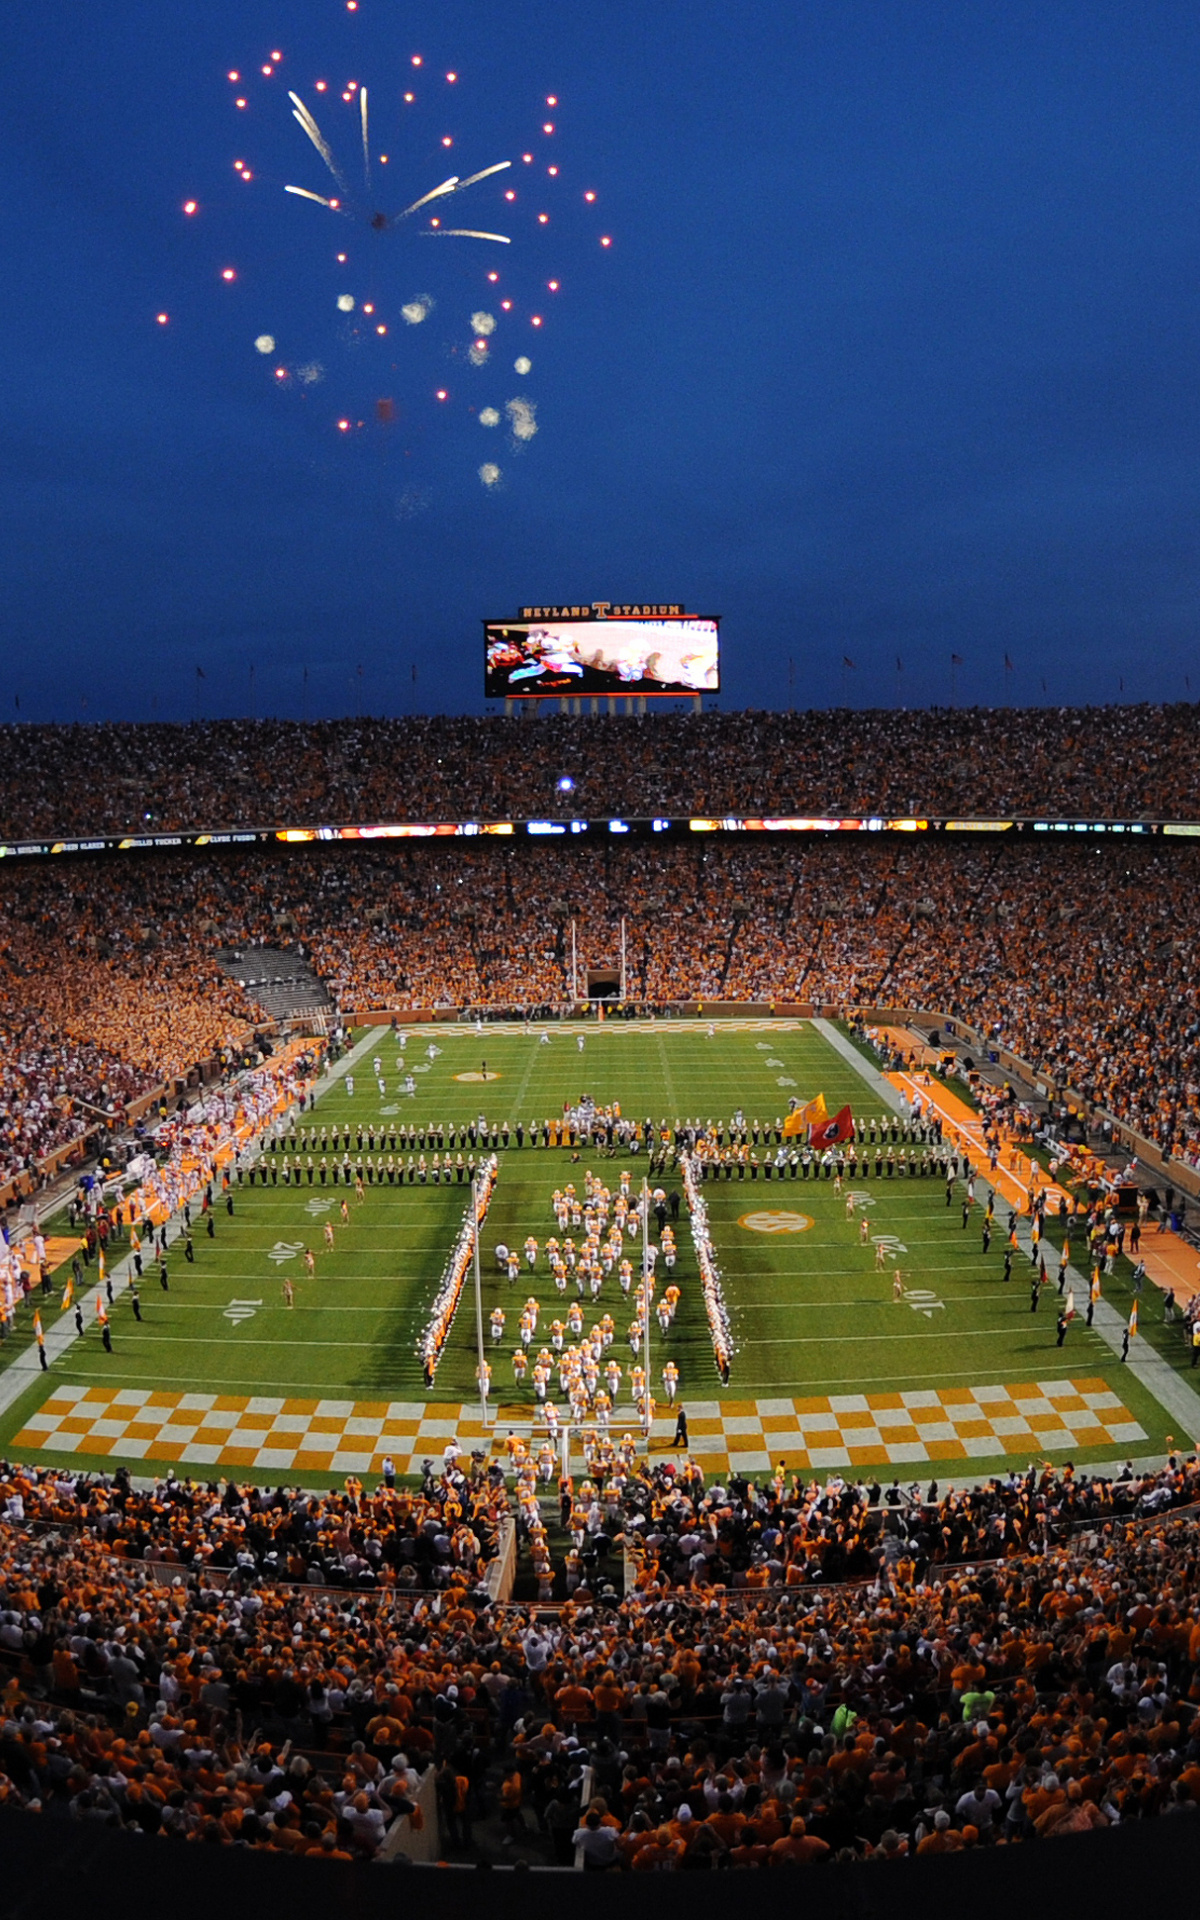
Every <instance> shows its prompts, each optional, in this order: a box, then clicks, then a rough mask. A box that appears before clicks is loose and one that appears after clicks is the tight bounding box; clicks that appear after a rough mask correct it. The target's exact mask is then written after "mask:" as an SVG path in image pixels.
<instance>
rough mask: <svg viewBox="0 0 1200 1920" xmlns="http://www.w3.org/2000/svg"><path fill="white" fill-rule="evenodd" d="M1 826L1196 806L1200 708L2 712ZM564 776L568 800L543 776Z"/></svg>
mask: <svg viewBox="0 0 1200 1920" xmlns="http://www.w3.org/2000/svg"><path fill="white" fill-rule="evenodd" d="M0 769H2V771H0V834H2V835H5V836H7V837H9V838H12V839H22V838H29V837H32V836H35V835H47V834H50V835H63V834H77V833H83V834H97V833H127V832H131V831H132V832H136V833H142V832H151V831H174V830H176V829H180V828H189V827H223V826H224V827H238V826H240V827H247V826H271V825H317V824H330V823H337V824H344V823H353V822H370V821H377V820H460V819H465V820H473V819H480V818H484V819H528V818H530V817H531V816H532V817H534V818H536V817H537V816H538V815H539V814H541V813H543V812H545V811H547V809H548V807H549V804H550V801H551V798H552V797H553V800H554V805H555V810H556V811H560V812H561V811H562V810H564V809H565V810H566V811H568V812H572V811H573V812H579V813H581V814H582V815H583V816H584V817H588V815H589V813H590V814H591V816H593V817H599V816H603V815H606V814H610V813H634V814H643V815H647V816H651V815H654V814H660V813H666V814H685V815H686V814H708V813H711V814H717V815H722V814H727V813H741V814H750V815H763V814H766V815H772V814H780V813H785V814H795V813H800V814H849V815H855V814H867V815H872V814H895V815H910V814H926V815H933V816H939V817H940V816H944V815H956V814H962V813H966V814H974V815H980V814H983V815H987V814H991V813H1019V814H1025V815H1037V814H1039V813H1042V812H1047V813H1049V814H1050V816H1051V817H1054V816H1056V815H1067V816H1070V815H1074V816H1075V817H1078V818H1080V819H1106V818H1116V819H1137V818H1139V817H1141V816H1142V815H1144V814H1149V815H1150V816H1152V817H1154V818H1156V819H1181V820H1189V819H1190V820H1194V819H1197V818H1200V749H1198V746H1197V733H1196V708H1195V706H1194V705H1189V704H1186V703H1179V704H1177V705H1173V706H1108V707H1032V708H1012V709H1009V708H971V709H967V710H965V711H947V710H942V711H940V712H939V711H937V710H933V711H930V710H927V709H914V710H912V711H908V710H903V709H897V710H888V709H880V710H875V711H863V712H857V711H850V710H844V709H843V710H840V711H836V712H825V711H813V712H803V713H784V712H768V713H758V712H739V713H728V714H725V713H704V714H696V713H692V712H683V713H681V712H679V711H678V710H677V709H673V710H670V711H667V712H665V713H664V712H657V713H654V714H649V715H645V716H632V715H622V716H620V717H619V719H616V720H614V721H612V722H611V723H610V724H604V723H602V722H598V721H597V720H596V719H595V718H593V717H591V716H588V717H586V718H585V717H578V718H576V717H571V716H565V715H561V714H558V713H553V712H549V713H543V714H541V715H540V716H538V717H536V718H533V717H523V718H513V719H509V718H501V717H499V716H498V715H497V716H491V717H488V718H486V719H485V718H472V717H469V716H463V717H451V716H447V715H434V716H420V717H412V718H408V719H397V720H368V719H359V720H333V721H316V722H313V723H311V724H308V723H300V722H296V721H273V720H258V721H250V720H221V721H207V722H196V723H194V724H192V725H190V726H168V725H160V724H147V725H134V724H113V725H87V726H83V725H80V726H6V727H0ZM563 778H567V779H570V780H572V781H573V782H574V792H573V793H572V794H571V795H570V796H569V797H565V796H564V795H563V794H562V793H560V792H559V791H558V782H559V781H560V780H561V779H563Z"/></svg>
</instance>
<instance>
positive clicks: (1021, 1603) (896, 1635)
mask: <svg viewBox="0 0 1200 1920" xmlns="http://www.w3.org/2000/svg"><path fill="white" fill-rule="evenodd" d="M1198 1481H1200V1469H1198V1468H1197V1463H1196V1461H1195V1458H1194V1457H1193V1458H1191V1459H1188V1460H1186V1461H1185V1460H1183V1459H1182V1458H1179V1457H1175V1456H1173V1457H1172V1458H1171V1459H1170V1460H1169V1461H1168V1462H1167V1463H1166V1465H1165V1466H1164V1467H1163V1468H1162V1469H1161V1470H1159V1471H1157V1472H1155V1473H1150V1474H1141V1475H1135V1474H1133V1473H1132V1472H1131V1471H1129V1470H1128V1469H1127V1470H1125V1471H1124V1472H1123V1473H1122V1474H1121V1475H1120V1476H1119V1477H1118V1478H1117V1479H1116V1480H1114V1481H1103V1480H1099V1479H1094V1480H1086V1479H1083V1478H1080V1479H1078V1480H1077V1479H1076V1477H1075V1476H1074V1474H1073V1473H1072V1471H1071V1470H1070V1469H1067V1470H1065V1471H1064V1472H1063V1473H1062V1474H1055V1473H1053V1472H1052V1471H1051V1470H1050V1469H1049V1468H1045V1469H1038V1468H1036V1467H1034V1468H1031V1469H1030V1470H1029V1472H1028V1473H1027V1474H1025V1475H1020V1476H1018V1475H1013V1476H1010V1478H1009V1480H1008V1481H1007V1482H1005V1483H1000V1482H994V1483H992V1484H991V1485H990V1486H989V1487H987V1488H983V1489H980V1490H979V1491H977V1492H960V1493H958V1494H955V1493H953V1492H949V1493H941V1492H940V1491H939V1490H938V1489H937V1488H936V1487H930V1488H929V1489H928V1490H927V1492H926V1494H925V1495H924V1496H923V1497H922V1496H920V1495H919V1494H918V1497H917V1499H916V1500H915V1502H912V1503H911V1504H910V1502H909V1501H908V1499H907V1498H903V1499H902V1498H901V1497H900V1495H899V1491H898V1490H897V1491H896V1493H895V1495H892V1494H891V1493H890V1492H889V1494H886V1495H884V1494H881V1491H880V1489H879V1487H878V1485H876V1484H875V1483H868V1484H867V1485H865V1486H855V1485H847V1484H845V1483H843V1482H842V1481H840V1479H838V1478H836V1477H835V1478H834V1479H832V1480H831V1481H829V1482H828V1483H827V1484H826V1485H824V1486H822V1485H820V1484H814V1485H812V1486H802V1485H798V1484H796V1483H791V1484H788V1483H786V1481H785V1480H784V1478H783V1477H782V1476H776V1477H775V1479H774V1480H773V1481H768V1482H765V1483H763V1484H761V1485H759V1486H754V1485H753V1484H751V1483H748V1482H746V1481H744V1480H734V1481H731V1482H730V1484H729V1485H728V1486H727V1487H719V1486H710V1487H708V1488H705V1487H704V1485H703V1481H702V1480H701V1479H700V1477H699V1475H698V1472H697V1471H696V1470H695V1469H692V1468H690V1467H689V1468H686V1469H683V1470H679V1471H678V1472H677V1471H676V1469H675V1468H673V1467H672V1468H671V1469H659V1470H658V1471H657V1472H655V1473H652V1474H647V1473H645V1472H643V1474H642V1475H641V1476H640V1478H639V1479H638V1480H637V1481H636V1482H635V1483H634V1484H632V1485H631V1486H630V1487H628V1488H627V1489H626V1492H625V1496H624V1498H623V1500H622V1502H621V1503H620V1505H619V1506H618V1507H617V1508H616V1509H615V1510H614V1512H613V1513H612V1514H611V1515H610V1518H609V1521H608V1525H607V1537H606V1538H605V1539H604V1540H603V1542H602V1543H601V1544H598V1545H594V1546H593V1551H592V1553H591V1556H590V1559H589V1562H588V1570H589V1577H590V1578H592V1579H594V1586H593V1585H588V1584H583V1585H580V1586H578V1587H577V1588H576V1590H575V1592H574V1595H573V1598H572V1599H571V1600H570V1601H569V1602H566V1603H562V1604H560V1605H558V1606H556V1607H555V1608H553V1609H551V1610H544V1609H543V1610H537V1609H531V1608H529V1607H522V1606H518V1605H513V1604H508V1605H503V1606H502V1605H497V1604H494V1603H492V1602H489V1600H488V1598H487V1594H486V1587H485V1585H484V1583H483V1580H482V1578H481V1575H482V1572H483V1569H484V1567H485V1564H486V1561H487V1558H488V1555H489V1553H490V1552H491V1550H492V1546H493V1543H494V1539H495V1533H496V1527H497V1523H498V1520H499V1518H500V1515H501V1514H502V1512H503V1510H504V1508H505V1506H506V1504H507V1500H508V1494H507V1490H506V1488H505V1485H504V1470H503V1467H502V1466H501V1465H500V1464H499V1463H498V1462H492V1463H487V1462H485V1461H483V1460H482V1459H475V1460H473V1461H472V1462H470V1463H469V1465H468V1466H466V1470H465V1471H464V1467H463V1465H460V1464H457V1463H455V1462H453V1461H451V1462H448V1463H447V1464H446V1467H445V1469H444V1471H443V1472H442V1473H441V1474H440V1475H439V1474H438V1473H437V1472H436V1471H435V1470H434V1469H432V1468H431V1469H430V1471H429V1473H428V1474H427V1478H426V1485H425V1487H424V1489H423V1490H421V1491H420V1492H414V1491H411V1490H397V1489H395V1488H393V1487H391V1486H389V1485H387V1484H386V1483H381V1484H380V1485H379V1486H377V1487H374V1488H367V1487H364V1486H362V1485H361V1484H360V1483H359V1482H357V1481H355V1480H353V1479H351V1480H350V1481H348V1482H347V1484H346V1487H345V1490H344V1491H343V1492H340V1493H330V1494H324V1495H312V1494H304V1493H301V1492H298V1491H296V1490H291V1491H286V1490H283V1489H280V1490H277V1491H275V1492H274V1493H271V1492H268V1491H265V1490H262V1491H260V1490H256V1489H253V1488H248V1487H237V1486H234V1485H232V1484H230V1485H224V1486H212V1487H208V1488H205V1487H203V1486H200V1485H197V1484H194V1483H191V1482H180V1481H177V1480H175V1479H174V1478H168V1479H167V1480H165V1481H158V1482H156V1483H154V1485H153V1486H152V1487H146V1488H142V1489H137V1488H134V1487H133V1486H132V1485H131V1484H130V1482H129V1480H128V1478H127V1476H126V1475H125V1474H124V1473H121V1472H118V1473H117V1474H115V1475H113V1476H112V1477H104V1478H100V1479H96V1478H87V1477H81V1476H76V1475H74V1474H73V1473H70V1472H68V1471H65V1470H62V1469H39V1468H35V1467H31V1466H12V1467H5V1468H2V1469H0V1498H2V1499H3V1502H4V1510H3V1518H2V1519H0V1574H2V1576H3V1580H4V1587H5V1600H6V1606H5V1609H4V1610H3V1612H0V1671H2V1672H3V1673H4V1674H5V1676H6V1684H5V1689H4V1702H3V1707H4V1714H5V1718H4V1721H3V1724H2V1726H0V1797H2V1798H3V1799H4V1800H6V1801H7V1802H8V1803H9V1804H16V1805H25V1806H30V1807H35V1808H37V1809H38V1810H40V1811H42V1812H44V1813H49V1814H58V1815H66V1816H68V1817H70V1818H72V1819H75V1820H82V1821H88V1822H96V1823H101V1824H104V1825H106V1826H111V1827H115V1828H124V1829H127V1830H129V1831H132V1832H136V1833H138V1834H140V1835H142V1836H147V1837H151V1836H163V1837H167V1838H174V1839H177V1840H188V1841H192V1842H195V1843H200V1844H206V1845H218V1846H239V1847H242V1848H252V1849H256V1850H259V1849H261V1850H263V1851H267V1852H277V1853H279V1852H283V1853H292V1854H297V1855H311V1856H317V1857H325V1858H328V1857H332V1858H333V1859H335V1860H337V1861H339V1862H342V1863H344V1864H347V1865H351V1864H353V1863H354V1862H356V1861H358V1862H362V1863H365V1862H368V1861H370V1860H371V1859H372V1858H373V1857H375V1856H376V1855H377V1854H379V1853H380V1851H381V1849H383V1848H384V1847H385V1845H386V1843H387V1836H388V1833H389V1829H390V1828H391V1826H392V1823H393V1822H394V1821H395V1820H396V1819H397V1818H398V1817H401V1816H404V1817H408V1818H411V1817H412V1812H413V1809H414V1807H415V1806H416V1805H417V1804H418V1795H419V1783H420V1778H421V1776H422V1775H424V1774H426V1773H427V1772H428V1770H429V1769H430V1768H432V1769H433V1780H434V1785H435V1790H436V1803H437V1808H438V1816H439V1826H440V1846H441V1850H442V1851H443V1853H446V1852H448V1853H450V1854H451V1855H452V1856H454V1855H458V1856H460V1857H461V1856H469V1855H470V1854H471V1853H472V1852H473V1850H474V1848H475V1846H476V1844H477V1839H478V1836H479V1831H480V1828H481V1826H482V1827H486V1826H487V1824H488V1823H489V1822H491V1823H492V1825H493V1827H494V1826H495V1825H496V1822H497V1818H498V1820H499V1823H500V1824H501V1825H502V1827H503V1830H504V1835H505V1844H507V1845H510V1846H512V1847H515V1848H517V1849H520V1850H521V1853H522V1855H523V1857H526V1858H528V1857H529V1856H530V1855H532V1856H533V1857H534V1858H535V1859H538V1858H540V1859H541V1860H543V1861H545V1862H546V1863H551V1862H558V1863H560V1864H569V1863H570V1861H571V1858H572V1851H573V1849H574V1848H576V1847H577V1848H578V1849H579V1850H580V1857H581V1859H582V1861H583V1863H584V1864H585V1865H587V1866H590V1867H593V1868H609V1869H610V1870H613V1871H633V1872H644V1871H646V1870H650V1869H659V1870H663V1869H665V1870H676V1869H682V1870H689V1869H694V1868H697V1867H699V1868H703V1869H705V1870H711V1869H714V1868H716V1869H721V1868H728V1869H733V1870H739V1869H747V1868H748V1869H755V1868H757V1869H766V1870H768V1871H769V1870H778V1869H780V1868H794V1867H798V1866H821V1865H824V1864H827V1863H829V1862H831V1861H833V1862H840V1861H860V1860H876V1859H886V1860H896V1859H903V1858H905V1857H908V1856H911V1855H922V1854H923V1855H929V1854H933V1853H949V1852H956V1851H962V1850H967V1849H974V1848H980V1849H987V1848H994V1847H997V1846H1002V1845H1011V1844H1014V1843H1017V1842H1022V1843H1025V1844H1031V1843H1032V1844H1037V1843H1040V1842H1041V1841H1042V1840H1046V1839H1052V1838H1056V1837H1061V1836H1065V1835H1069V1834H1076V1833H1086V1832H1090V1831H1092V1830H1094V1829H1097V1828H1104V1827H1110V1826H1116V1825H1118V1824H1121V1823H1128V1822H1131V1821H1144V1820H1149V1819H1154V1818H1158V1817H1166V1816H1169V1815H1172V1814H1179V1813H1185V1814H1186V1813H1189V1812H1190V1813H1191V1814H1192V1815H1193V1816H1194V1815H1195V1814H1196V1813H1197V1811H1198V1810H1200V1716H1198V1711H1197V1696H1198V1692H1200V1603H1198V1601H1197V1578H1196V1576H1197V1530H1196V1521H1195V1518H1194V1513H1193V1511H1192V1509H1191V1505H1190V1503H1191V1502H1192V1501H1193V1500H1194V1498H1195V1495H1196V1492H1197V1486H1198ZM564 1504H566V1495H565V1494H564ZM1175 1510H1181V1511H1178V1514H1177V1516H1176V1512H1175ZM638 1520H640V1521H641V1522H642V1524H641V1526H640V1527H639V1526H637V1525H636V1524H635V1522H637V1521H638ZM627 1538H628V1539H630V1540H632V1541H633V1542H634V1544H635V1551H636V1553H637V1556H638V1561H639V1564H640V1567H641V1574H640V1577H639V1581H638V1589H637V1590H636V1591H634V1592H633V1593H631V1594H629V1595H627V1596H623V1597H622V1596H621V1595H619V1594H618V1593H617V1592H616V1591H615V1590H613V1588H612V1586H611V1583H608V1582H606V1581H604V1580H603V1579H601V1578H600V1577H598V1576H599V1575H600V1574H601V1573H602V1571H603V1566H604V1564H605V1560H606V1557H607V1556H610V1555H611V1554H612V1553H614V1552H615V1550H616V1549H617V1548H618V1547H619V1546H621V1545H622V1544H623V1542H624V1541H625V1540H626V1539H627ZM814 1539H816V1540H818V1541H821V1542H824V1543H825V1551H824V1554H823V1557H818V1558H814V1557H813V1556H812V1555H811V1554H810V1553H809V1551H808V1543H809V1542H810V1541H812V1540H814ZM831 1543H840V1547H841V1557H840V1560H838V1561H836V1563H835V1559H834V1556H833V1555H832V1553H831V1552H830V1551H829V1547H830V1544H831ZM739 1562H740V1563H741V1564H740V1566H739ZM739 1572H740V1573H741V1575H742V1579H741V1582H740V1585H739V1584H738V1583H737V1574H738V1573H739ZM409 1576H413V1577H412V1578H409ZM764 1576H765V1577H764ZM406 1589H407V1590H406ZM435 1594H436V1595H437V1597H438V1605H437V1607H436V1608H434V1606H433V1605H432V1599H433V1596H434V1595H435ZM585 1767H586V1769H587V1771H586V1773H585ZM584 1784H586V1786H587V1788H588V1790H589V1793H590V1796H591V1797H590V1799H589V1800H588V1801H587V1803H586V1811H584V1812H581V1800H580V1789H581V1786H582V1785H584Z"/></svg>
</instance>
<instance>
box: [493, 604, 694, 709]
mask: <svg viewBox="0 0 1200 1920" xmlns="http://www.w3.org/2000/svg"><path fill="white" fill-rule="evenodd" d="M719 626H720V623H719V621H718V620H716V619H703V618H701V617H700V616H699V615H698V614H667V615H662V616H647V615H644V614H638V615H633V614H631V615H624V614H619V615H615V616H614V615H611V614H610V615H605V616H594V617H588V618H578V617H576V618H570V619H563V618H561V617H560V618H556V619H545V620H541V619H524V618H522V619H520V620H487V621H485V622H484V636H485V645H486V648H487V660H486V666H485V669H484V691H485V693H486V694H487V695H488V696H489V697H490V698H492V699H505V700H529V699H547V698H550V697H551V696H553V697H554V698H556V699H561V698H563V697H565V696H568V695H573V694H610V695H611V694H652V695H662V694H675V695H688V694H692V695H694V694H700V693H718V692H719V691H720V687H721V671H720V652H719Z"/></svg>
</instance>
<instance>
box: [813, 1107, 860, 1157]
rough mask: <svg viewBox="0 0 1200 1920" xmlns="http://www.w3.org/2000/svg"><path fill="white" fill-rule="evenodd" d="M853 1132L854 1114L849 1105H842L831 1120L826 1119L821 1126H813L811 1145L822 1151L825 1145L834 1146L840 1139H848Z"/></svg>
mask: <svg viewBox="0 0 1200 1920" xmlns="http://www.w3.org/2000/svg"><path fill="white" fill-rule="evenodd" d="M853 1132H854V1116H853V1114H852V1113H851V1112H850V1109H849V1107H843V1108H842V1109H841V1111H840V1112H839V1113H835V1114H834V1116H833V1119H832V1120H826V1121H824V1122H823V1124H822V1125H821V1126H819V1127H814V1128H813V1130H812V1133H811V1135H810V1138H811V1140H812V1144H813V1146H814V1147H817V1148H819V1149H820V1150H822V1151H823V1150H824V1149H825V1148H826V1147H836V1146H837V1144H838V1142H839V1141H841V1140H848V1139H849V1138H850V1136H851V1134H852V1133H853Z"/></svg>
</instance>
